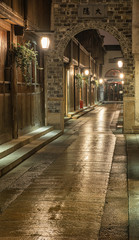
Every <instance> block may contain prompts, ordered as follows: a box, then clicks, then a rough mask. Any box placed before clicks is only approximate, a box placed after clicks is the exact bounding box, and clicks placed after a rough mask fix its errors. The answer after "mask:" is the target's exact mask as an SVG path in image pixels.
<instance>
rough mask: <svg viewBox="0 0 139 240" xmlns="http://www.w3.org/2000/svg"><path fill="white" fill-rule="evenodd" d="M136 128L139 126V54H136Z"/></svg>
mask: <svg viewBox="0 0 139 240" xmlns="http://www.w3.org/2000/svg"><path fill="white" fill-rule="evenodd" d="M135 126H139V54H135Z"/></svg>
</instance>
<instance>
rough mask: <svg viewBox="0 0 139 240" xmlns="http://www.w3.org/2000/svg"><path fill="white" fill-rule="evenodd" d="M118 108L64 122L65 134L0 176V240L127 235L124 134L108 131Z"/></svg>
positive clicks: (72, 239) (122, 237) (123, 239)
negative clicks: (116, 134)
mask: <svg viewBox="0 0 139 240" xmlns="http://www.w3.org/2000/svg"><path fill="white" fill-rule="evenodd" d="M119 109H120V105H116V104H113V105H110V104H108V105H105V106H103V105H102V106H99V107H97V108H96V109H95V110H93V111H91V112H90V113H88V114H86V115H84V116H83V117H82V118H80V119H77V120H70V121H68V122H67V123H66V126H65V133H64V135H62V136H61V137H60V138H58V139H57V140H55V141H53V142H52V143H50V144H49V145H47V146H46V147H44V148H43V149H41V150H40V151H39V152H37V153H36V154H34V155H33V156H32V157H30V158H29V159H27V160H26V161H25V162H23V163H22V164H20V165H19V166H18V167H16V168H15V169H14V170H12V171H11V172H9V173H8V174H7V175H5V176H3V177H2V178H1V179H0V209H1V214H0V240H2V239H3V240H19V239H20V240H21V239H26V240H98V239H99V240H103V239H104V240H105V239H112V240H126V239H128V238H127V237H128V235H127V227H128V220H127V218H128V216H127V213H128V204H127V186H126V156H125V157H121V156H122V155H123V154H125V152H124V153H123V152H120V151H123V150H122V149H123V148H121V149H120V148H119V149H118V146H122V144H124V137H123V135H118V137H117V139H116V136H115V135H114V134H113V132H112V130H111V126H112V120H113V122H114V125H115V123H116V122H115V121H116V120H115V116H117V113H118V112H119ZM114 120H115V121H114ZM118 141H119V142H118ZM115 143H117V145H116V147H117V149H116V148H115ZM114 149H115V152H114ZM113 154H114V158H113ZM112 160H114V161H113V162H112ZM111 170H112V171H111ZM119 173H120V175H119ZM121 200H122V201H121ZM117 231H118V233H119V232H120V233H119V234H118V233H117ZM115 233H117V235H115ZM116 236H117V238H116Z"/></svg>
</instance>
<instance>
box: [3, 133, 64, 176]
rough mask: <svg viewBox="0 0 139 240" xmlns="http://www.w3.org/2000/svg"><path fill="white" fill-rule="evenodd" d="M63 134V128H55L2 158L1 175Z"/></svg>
mask: <svg viewBox="0 0 139 240" xmlns="http://www.w3.org/2000/svg"><path fill="white" fill-rule="evenodd" d="M61 135H62V131H61V130H53V131H51V132H49V133H47V134H45V135H43V136H41V137H40V138H37V139H35V140H33V141H32V142H31V143H28V144H26V145H25V146H23V147H21V148H19V149H18V150H16V151H14V152H12V153H11V154H9V155H7V156H5V157H3V158H1V159H0V177H1V176H3V175H4V174H5V173H7V172H9V171H10V170H11V169H13V168H14V167H16V166H17V165H18V164H20V163H21V162H23V161H24V160H25V159H27V158H28V157H30V156H31V155H32V154H34V153H35V152H37V151H38V150H40V149H41V148H42V147H44V146H45V145H46V144H48V143H50V142H52V141H53V140H55V139H56V138H58V137H59V136H61Z"/></svg>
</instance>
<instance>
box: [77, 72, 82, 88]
mask: <svg viewBox="0 0 139 240" xmlns="http://www.w3.org/2000/svg"><path fill="white" fill-rule="evenodd" d="M75 79H76V86H77V88H81V87H82V81H83V76H82V75H81V74H80V73H77V74H76V75H75Z"/></svg>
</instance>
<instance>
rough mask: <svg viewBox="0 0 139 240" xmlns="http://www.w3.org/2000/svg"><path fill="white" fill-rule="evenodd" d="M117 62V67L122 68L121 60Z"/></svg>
mask: <svg viewBox="0 0 139 240" xmlns="http://www.w3.org/2000/svg"><path fill="white" fill-rule="evenodd" d="M117 64H118V67H119V68H122V67H123V61H121V60H119V61H118V62H117Z"/></svg>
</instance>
